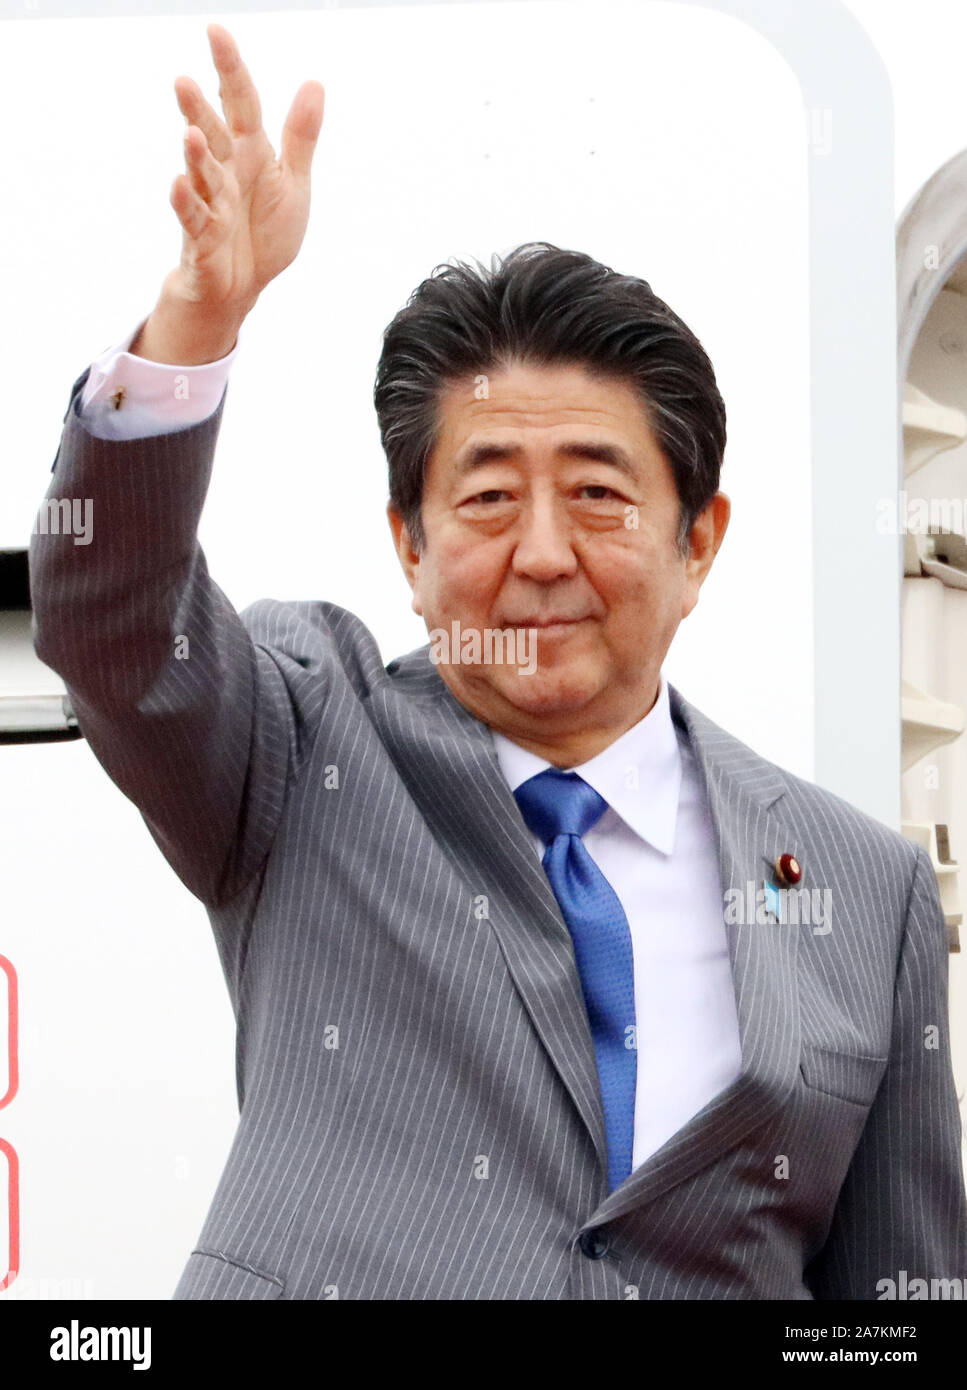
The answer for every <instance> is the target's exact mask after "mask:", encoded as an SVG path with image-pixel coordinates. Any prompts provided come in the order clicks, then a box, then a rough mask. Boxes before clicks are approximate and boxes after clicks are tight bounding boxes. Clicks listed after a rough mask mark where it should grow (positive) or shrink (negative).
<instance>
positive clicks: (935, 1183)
mask: <svg viewBox="0 0 967 1390" xmlns="http://www.w3.org/2000/svg"><path fill="white" fill-rule="evenodd" d="M916 851H917V855H916V864H915V869H914V875H913V884H912V888H911V892H910V899H909V903H908V906H907V915H906V922H905V925H904V932H903V939H902V942H901V947H900V956H899V963H898V969H897V976H896V987H895V993H894V1013H893V1029H892V1036H891V1045H890V1057H889V1061H888V1063H887V1067H886V1071H885V1072H884V1075H883V1080H882V1082H881V1084H880V1087H879V1090H878V1091H877V1094H876V1097H875V1099H874V1101H873V1105H872V1106H871V1108H870V1111H869V1115H868V1117H867V1121H866V1125H865V1127H864V1130H863V1133H862V1135H861V1136H860V1142H859V1144H858V1145H857V1148H856V1151H855V1153H854V1155H853V1160H852V1163H851V1165H850V1168H849V1171H848V1173H847V1176H846V1180H845V1182H844V1184H843V1187H842V1189H841V1190H840V1195H839V1200H838V1202H837V1206H836V1210H835V1213H834V1217H833V1222H832V1225H831V1227H830V1231H829V1234H828V1237H827V1240H826V1242H825V1245H824V1247H823V1249H822V1250H821V1251H820V1252H819V1254H818V1255H817V1257H816V1258H815V1259H814V1260H813V1261H812V1263H811V1265H810V1266H809V1268H808V1269H807V1271H806V1282H807V1286H808V1287H809V1288H810V1289H811V1291H812V1293H813V1296H814V1297H815V1298H817V1299H879V1298H881V1297H883V1296H884V1294H886V1293H888V1291H889V1285H885V1284H884V1283H883V1281H885V1280H892V1281H894V1283H895V1284H896V1283H899V1282H900V1280H901V1278H902V1276H901V1271H903V1270H905V1271H906V1278H907V1280H908V1281H909V1280H912V1279H914V1278H921V1279H927V1280H930V1279H956V1280H963V1279H965V1278H967V1197H965V1192H964V1172H963V1157H962V1150H961V1121H960V1114H959V1109H958V1105H957V1096H956V1089H955V1085H954V1077H953V1070H952V1064H951V1055H950V1034H949V1024H948V1019H949V1013H948V1010H949V1002H948V992H947V980H948V968H949V962H948V955H947V951H948V947H947V933H946V927H945V925H944V916H943V909H942V907H941V904H940V895H939V892H938V889H937V881H936V876H935V874H934V872H933V868H932V866H931V863H930V860H929V858H928V856H927V855H926V853H925V851H924V850H923V848H922V847H921V846H919V845H918V846H917V847H916ZM954 1287H955V1288H956V1287H957V1285H954Z"/></svg>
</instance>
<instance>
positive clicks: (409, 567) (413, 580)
mask: <svg viewBox="0 0 967 1390" xmlns="http://www.w3.org/2000/svg"><path fill="white" fill-rule="evenodd" d="M386 515H387V517H388V518H389V528H390V530H391V531H392V533H393V544H394V545H395V546H396V553H397V555H398V556H399V561H400V564H401V565H402V567H403V573H404V574H405V575H406V581H407V583H408V584H409V586H410V588H411V589H412V590H413V598H412V600H411V607H412V609H413V612H414V613H417V614H419V616H420V617H421V618H422V616H423V603H422V601H421V599H420V552H419V551H418V550H417V549H416V548H415V547H414V545H413V541H412V540H411V538H410V533H409V529H408V527H407V525H406V522H405V521H404V520H403V517H402V514H401V513H400V511H399V509H398V508H396V507H394V505H393V503H392V502H389V503H387V506H386Z"/></svg>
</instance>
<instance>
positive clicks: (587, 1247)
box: [578, 1231, 608, 1260]
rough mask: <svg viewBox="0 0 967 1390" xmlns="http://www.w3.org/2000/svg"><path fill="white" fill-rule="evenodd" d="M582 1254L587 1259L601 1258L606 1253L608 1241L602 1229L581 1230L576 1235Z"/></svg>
mask: <svg viewBox="0 0 967 1390" xmlns="http://www.w3.org/2000/svg"><path fill="white" fill-rule="evenodd" d="M578 1245H580V1247H581V1253H582V1255H587V1257H588V1259H589V1260H601V1259H603V1258H604V1256H605V1255H606V1254H607V1253H608V1241H607V1237H606V1236H605V1234H604V1232H603V1231H583V1232H582V1233H581V1235H580V1236H579V1237H578Z"/></svg>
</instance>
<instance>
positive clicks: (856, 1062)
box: [799, 1042, 888, 1106]
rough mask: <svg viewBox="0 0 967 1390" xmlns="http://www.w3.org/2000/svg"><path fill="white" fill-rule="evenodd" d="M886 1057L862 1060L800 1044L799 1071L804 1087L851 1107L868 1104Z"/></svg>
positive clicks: (812, 1045)
mask: <svg viewBox="0 0 967 1390" xmlns="http://www.w3.org/2000/svg"><path fill="white" fill-rule="evenodd" d="M887 1061H888V1058H886V1057H864V1056H861V1055H859V1054H857V1053H854V1052H834V1051H832V1050H831V1049H829V1048H825V1047H817V1046H816V1044H815V1043H806V1042H804V1043H802V1044H801V1046H800V1052H799V1071H800V1074H801V1076H802V1079H803V1081H805V1083H806V1085H807V1086H811V1087H812V1088H813V1089H814V1090H816V1091H825V1092H826V1094H827V1095H831V1096H836V1097H838V1099H839V1100H848V1101H852V1102H853V1104H854V1105H866V1106H869V1105H872V1103H873V1097H874V1096H875V1095H876V1092H877V1089H878V1088H879V1085H880V1081H881V1080H882V1078H883V1073H884V1071H885V1070H886V1064H887Z"/></svg>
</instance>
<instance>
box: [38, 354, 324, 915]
mask: <svg viewBox="0 0 967 1390" xmlns="http://www.w3.org/2000/svg"><path fill="white" fill-rule="evenodd" d="M86 377H87V374H86V373H85V374H84V375H82V376H81V377H79V378H78V380H77V381H76V382H75V383H74V387H73V391H72V394H71V400H70V404H69V405H68V409H67V413H66V415H65V417H64V419H65V422H66V423H65V428H64V431H63V434H62V437H61V442H60V447H59V450H58V453H57V457H56V458H55V460H54V471H53V478H52V480H51V484H50V487H49V488H48V491H47V495H46V498H45V502H44V504H43V506H42V507H41V511H40V513H39V515H38V520H37V522H36V523H35V530H34V534H33V535H32V536H31V542H30V553H29V558H30V587H31V602H32V607H33V611H34V619H33V621H34V645H35V650H36V652H37V655H38V656H39V657H40V659H41V660H42V661H44V662H46V663H47V665H49V666H51V667H52V668H53V669H54V670H55V671H57V672H59V674H60V675H61V677H62V678H63V680H64V682H65V685H66V687H67V691H68V694H69V696H70V700H71V704H72V706H73V709H74V713H75V714H76V716H77V720H78V724H79V726H80V729H81V732H82V733H83V734H84V736H85V737H86V738H87V740H88V742H89V744H90V746H91V748H92V749H93V751H94V754H95V755H96V757H97V758H98V760H99V761H100V762H101V764H102V765H103V766H104V768H105V769H106V770H107V772H108V773H109V775H110V776H111V777H112V779H113V780H114V781H115V782H116V783H117V785H118V786H119V787H120V788H121V790H122V791H124V792H125V793H126V794H127V796H129V797H130V798H131V800H132V801H134V803H135V804H136V805H137V806H138V808H139V809H140V811H141V813H142V815H143V817H144V819H145V821H146V822H147V824H148V827H149V829H150V830H151V833H152V834H153V836H154V838H155V840H156V841H157V843H158V845H159V846H160V848H161V849H162V851H163V853H164V855H165V857H166V858H167V859H168V861H169V863H170V864H171V865H172V867H173V868H174V869H175V871H176V873H177V874H178V875H179V877H180V878H181V880H182V881H183V882H184V883H185V884H186V886H187V887H188V888H189V889H190V890H191V891H192V892H193V893H194V894H195V895H196V896H197V897H199V898H200V899H201V900H202V901H203V902H204V903H206V904H208V905H212V906H220V905H223V904H224V903H226V902H228V901H230V900H231V899H232V898H233V897H234V896H235V895H236V894H237V893H239V892H240V891H241V890H242V889H243V888H244V887H245V886H246V884H247V883H248V882H249V880H250V879H251V878H252V876H253V874H254V873H255V872H256V871H257V869H258V868H259V867H260V865H261V864H262V862H263V861H264V859H265V856H266V854H267V852H268V850H269V848H270V845H271V841H272V838H273V835H274V833H275V830H276V828H277V824H278V821H279V817H280V814H281V808H282V805H283V801H284V797H285V793H286V788H287V785H288V783H289V781H290V779H291V777H292V776H293V775H294V772H295V770H296V768H297V764H298V758H299V751H300V748H301V747H302V743H303V737H302V735H303V733H304V731H303V730H301V729H300V726H299V715H298V712H297V710H296V708H295V705H294V702H293V700H292V698H291V695H290V692H289V688H288V685H287V682H286V679H285V674H284V670H283V661H284V659H283V658H280V657H279V656H278V654H275V655H273V654H272V653H271V651H269V650H268V649H265V648H262V647H260V646H257V645H256V644H255V643H254V642H253V640H252V638H251V637H250V635H249V632H248V631H247V629H246V627H245V625H244V624H243V622H242V620H241V619H240V618H239V616H238V614H237V613H236V612H235V610H234V609H233V607H232V605H231V603H230V602H229V601H228V599H227V598H226V596H225V595H224V594H223V593H222V591H221V590H220V589H219V588H218V586H217V585H216V584H215V583H214V582H213V581H212V579H211V578H210V577H209V574H208V569H207V565H206V562H205V557H204V554H203V553H202V550H201V547H200V546H199V544H198V541H197V538H196V530H197V526H198V521H199V518H200V515H201V511H202V506H203V504H204V500H205V495H206V492H207V489H208V483H209V478H210V475H211V468H212V460H213V457H214V450H215V442H216V438H217V435H218V429H219V425H220V422H221V415H222V410H223V408H224V395H223V397H222V399H221V401H220V402H219V405H218V408H217V410H216V411H215V412H214V413H213V414H212V415H210V416H209V417H208V418H206V419H205V420H203V421H201V422H199V423H196V424H194V425H192V426H190V427H188V428H183V429H176V430H174V431H172V432H169V433H165V434H161V435H157V436H155V437H150V438H141V439H136V440H127V441H125V440H108V439H103V438H99V437H97V436H96V435H94V434H93V433H92V432H90V431H89V430H88V429H87V428H86V427H85V425H84V423H83V418H82V417H81V416H80V415H79V414H78V410H77V407H78V405H79V403H80V390H81V388H82V387H83V385H84V382H85V380H86ZM48 501H51V502H52V503H53V504H54V506H48ZM75 503H76V504H78V505H80V506H82V507H86V508H87V511H88V515H89V516H90V519H91V526H90V540H89V543H83V544H75V540H76V539H77V537H76V536H72V535H71V534H63V528H62V527H61V528H60V533H54V528H53V526H52V525H51V524H50V517H51V516H52V515H53V514H54V512H55V510H56V508H57V507H58V506H59V507H60V508H63V507H64V506H65V505H74V504H75ZM45 518H46V519H45ZM299 669H300V674H301V675H302V676H303V677H305V676H306V672H305V670H304V669H301V668H299Z"/></svg>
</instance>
